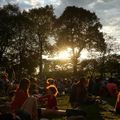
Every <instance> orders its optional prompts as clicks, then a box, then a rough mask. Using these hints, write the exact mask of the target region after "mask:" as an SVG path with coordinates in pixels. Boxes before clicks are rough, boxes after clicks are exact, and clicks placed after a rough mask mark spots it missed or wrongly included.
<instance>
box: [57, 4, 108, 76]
mask: <svg viewBox="0 0 120 120" xmlns="http://www.w3.org/2000/svg"><path fill="white" fill-rule="evenodd" d="M56 28H57V35H58V36H57V37H58V39H57V45H58V46H62V47H63V46H64V47H70V48H71V49H72V62H73V72H74V75H75V74H76V72H77V63H78V58H79V57H80V53H81V51H82V50H83V49H85V48H87V49H90V48H95V49H96V50H100V51H103V50H104V49H105V47H106V44H105V40H104V38H103V33H102V32H100V29H101V28H102V25H101V23H100V21H99V18H98V17H97V16H96V14H95V13H93V12H90V11H89V10H85V9H83V8H78V7H75V6H70V7H67V8H66V9H65V11H64V12H63V14H62V15H61V16H60V17H59V18H58V19H57V22H56Z"/></svg>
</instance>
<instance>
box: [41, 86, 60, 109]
mask: <svg viewBox="0 0 120 120" xmlns="http://www.w3.org/2000/svg"><path fill="white" fill-rule="evenodd" d="M57 94H58V90H57V88H56V87H55V86H54V85H50V86H48V87H47V95H45V96H42V97H40V98H39V100H42V101H44V102H46V105H45V106H46V108H47V109H57V99H56V95H57Z"/></svg>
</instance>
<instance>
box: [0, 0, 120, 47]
mask: <svg viewBox="0 0 120 120" xmlns="http://www.w3.org/2000/svg"><path fill="white" fill-rule="evenodd" d="M7 3H12V4H18V5H19V7H20V8H21V9H26V10H28V9H31V8H36V7H41V6H42V7H43V6H45V5H53V6H54V9H55V11H54V12H55V15H56V16H58V17H59V16H60V15H61V14H62V12H63V11H64V9H65V8H66V7H67V6H77V7H83V8H85V9H87V10H90V11H91V12H95V13H96V15H97V17H98V18H100V22H101V23H102V25H103V28H102V31H103V32H105V33H107V34H108V35H111V36H113V37H114V38H116V39H117V42H118V44H119V45H120V0H0V6H2V5H4V4H7Z"/></svg>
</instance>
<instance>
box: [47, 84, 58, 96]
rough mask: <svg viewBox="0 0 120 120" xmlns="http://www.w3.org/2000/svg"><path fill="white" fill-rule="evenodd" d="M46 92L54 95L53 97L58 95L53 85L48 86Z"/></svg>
mask: <svg viewBox="0 0 120 120" xmlns="http://www.w3.org/2000/svg"><path fill="white" fill-rule="evenodd" d="M47 92H48V93H49V94H52V95H54V96H57V94H58V90H57V88H56V86H55V85H50V86H48V87H47Z"/></svg>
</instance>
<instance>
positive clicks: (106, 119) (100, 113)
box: [58, 96, 120, 120]
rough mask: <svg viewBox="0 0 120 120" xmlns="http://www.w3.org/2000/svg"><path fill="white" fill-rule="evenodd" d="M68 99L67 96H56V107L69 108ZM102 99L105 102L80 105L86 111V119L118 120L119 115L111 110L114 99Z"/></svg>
mask: <svg viewBox="0 0 120 120" xmlns="http://www.w3.org/2000/svg"><path fill="white" fill-rule="evenodd" d="M68 99H69V98H68V96H61V97H58V108H59V109H67V108H71V107H70V104H69V102H68ZM104 100H105V101H107V103H106V104H89V105H82V106H81V108H82V109H83V110H85V111H86V112H87V120H120V116H119V115H116V114H115V113H113V112H111V109H112V110H113V106H114V103H115V99H111V98H104ZM61 120H62V119H61Z"/></svg>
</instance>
